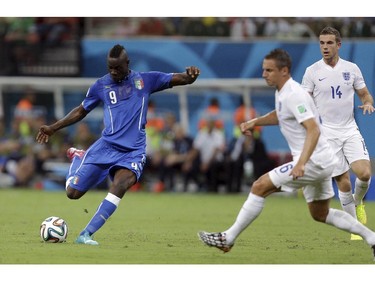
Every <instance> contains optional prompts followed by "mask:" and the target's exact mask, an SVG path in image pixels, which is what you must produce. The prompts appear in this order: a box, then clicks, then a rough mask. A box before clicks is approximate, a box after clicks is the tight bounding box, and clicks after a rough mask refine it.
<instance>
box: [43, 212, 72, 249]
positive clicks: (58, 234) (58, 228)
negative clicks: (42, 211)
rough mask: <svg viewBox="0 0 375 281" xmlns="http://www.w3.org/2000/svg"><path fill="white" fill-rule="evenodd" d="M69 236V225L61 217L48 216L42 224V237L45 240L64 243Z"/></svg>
mask: <svg viewBox="0 0 375 281" xmlns="http://www.w3.org/2000/svg"><path fill="white" fill-rule="evenodd" d="M67 236H68V225H67V224H66V222H65V220H63V219H62V218H59V217H48V218H46V219H45V220H44V221H43V222H42V223H41V225H40V238H42V241H43V242H49V243H62V242H65V241H66V237H67Z"/></svg>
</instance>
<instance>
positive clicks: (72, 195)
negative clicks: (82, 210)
mask: <svg viewBox="0 0 375 281" xmlns="http://www.w3.org/2000/svg"><path fill="white" fill-rule="evenodd" d="M83 194H84V193H82V192H80V191H78V190H76V189H73V188H71V187H70V186H68V187H67V189H66V197H68V198H69V199H72V200H76V199H79V198H81V197H82V195H83Z"/></svg>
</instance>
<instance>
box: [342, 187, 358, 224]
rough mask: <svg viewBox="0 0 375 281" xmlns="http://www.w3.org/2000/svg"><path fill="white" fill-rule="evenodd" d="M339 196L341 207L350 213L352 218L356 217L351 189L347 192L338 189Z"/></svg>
mask: <svg viewBox="0 0 375 281" xmlns="http://www.w3.org/2000/svg"><path fill="white" fill-rule="evenodd" d="M339 198H340V203H341V207H342V209H343V210H344V211H345V212H347V213H348V214H350V215H351V216H352V217H353V218H357V214H356V212H355V204H354V198H353V194H352V192H351V191H349V192H342V191H340V190H339Z"/></svg>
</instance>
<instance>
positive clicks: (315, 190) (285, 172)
mask: <svg viewBox="0 0 375 281" xmlns="http://www.w3.org/2000/svg"><path fill="white" fill-rule="evenodd" d="M295 163H296V162H295V161H292V162H289V163H286V164H283V165H281V166H279V167H276V168H275V169H273V170H272V171H270V172H269V173H268V174H269V176H270V179H271V181H272V183H273V184H274V185H275V186H276V187H279V188H280V189H281V190H282V191H286V192H292V191H295V190H297V189H300V188H302V191H303V195H304V197H305V200H306V202H307V203H310V202H312V201H316V200H327V199H330V198H332V197H333V196H335V192H334V190H333V185H332V178H331V175H332V171H333V169H334V164H332V165H330V166H328V167H326V168H324V169H323V168H322V167H320V166H318V165H315V164H314V163H312V162H311V161H309V162H307V164H306V165H305V174H304V176H303V177H301V178H298V179H296V180H293V177H292V176H290V175H289V174H290V172H291V170H292V169H293V167H294V165H295Z"/></svg>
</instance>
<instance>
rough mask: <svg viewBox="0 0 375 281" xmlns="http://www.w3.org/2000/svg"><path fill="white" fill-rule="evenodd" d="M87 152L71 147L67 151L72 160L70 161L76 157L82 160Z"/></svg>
mask: <svg viewBox="0 0 375 281" xmlns="http://www.w3.org/2000/svg"><path fill="white" fill-rule="evenodd" d="M85 152H86V151H84V150H81V149H77V148H75V147H71V148H69V149H68V150H67V151H66V156H67V157H68V158H69V159H70V161H72V160H73V158H74V157H75V156H78V157H79V158H82V156H83V154H85Z"/></svg>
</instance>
